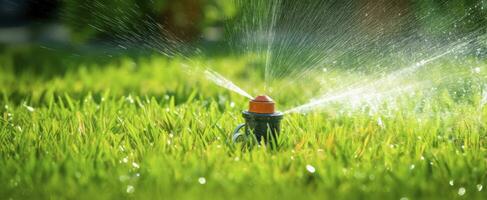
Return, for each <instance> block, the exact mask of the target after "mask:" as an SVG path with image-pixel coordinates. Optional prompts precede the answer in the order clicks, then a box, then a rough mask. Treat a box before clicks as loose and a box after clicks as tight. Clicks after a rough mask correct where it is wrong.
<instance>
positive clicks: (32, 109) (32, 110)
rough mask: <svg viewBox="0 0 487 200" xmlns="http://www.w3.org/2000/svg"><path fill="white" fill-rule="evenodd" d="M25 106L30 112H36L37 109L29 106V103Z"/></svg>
mask: <svg viewBox="0 0 487 200" xmlns="http://www.w3.org/2000/svg"><path fill="white" fill-rule="evenodd" d="M24 107H25V108H27V110H28V111H29V112H34V111H35V109H34V108H33V107H31V106H28V105H25V104H24Z"/></svg>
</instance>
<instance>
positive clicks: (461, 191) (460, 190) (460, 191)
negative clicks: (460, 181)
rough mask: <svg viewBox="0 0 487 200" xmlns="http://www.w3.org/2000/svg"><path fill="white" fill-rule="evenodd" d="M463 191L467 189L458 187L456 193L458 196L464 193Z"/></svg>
mask: <svg viewBox="0 0 487 200" xmlns="http://www.w3.org/2000/svg"><path fill="white" fill-rule="evenodd" d="M465 192H467V190H465V188H464V187H461V188H459V189H458V195H460V196H463V195H465Z"/></svg>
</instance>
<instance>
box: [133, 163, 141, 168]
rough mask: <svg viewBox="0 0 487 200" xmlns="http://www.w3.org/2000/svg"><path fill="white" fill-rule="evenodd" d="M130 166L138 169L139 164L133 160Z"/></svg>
mask: <svg viewBox="0 0 487 200" xmlns="http://www.w3.org/2000/svg"><path fill="white" fill-rule="evenodd" d="M132 167H134V168H136V169H139V168H140V166H139V164H137V163H136V162H133V163H132Z"/></svg>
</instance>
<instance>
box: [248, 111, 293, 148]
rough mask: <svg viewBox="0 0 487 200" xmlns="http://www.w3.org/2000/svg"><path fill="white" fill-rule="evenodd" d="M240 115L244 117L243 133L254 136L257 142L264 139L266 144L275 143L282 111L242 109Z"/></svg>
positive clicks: (279, 130)
mask: <svg viewBox="0 0 487 200" xmlns="http://www.w3.org/2000/svg"><path fill="white" fill-rule="evenodd" d="M242 116H243V118H244V119H245V134H246V135H247V136H253V137H255V139H256V140H257V142H259V143H260V142H261V141H264V142H265V143H267V144H272V145H277V139H278V137H279V134H280V132H281V120H282V118H283V116H284V114H283V113H281V112H276V113H272V114H260V113H252V112H249V111H243V112H242Z"/></svg>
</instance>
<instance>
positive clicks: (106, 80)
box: [0, 49, 487, 199]
mask: <svg viewBox="0 0 487 200" xmlns="http://www.w3.org/2000/svg"><path fill="white" fill-rule="evenodd" d="M0 57H1V58H0V66H1V67H0V92H1V96H0V106H1V107H0V197H2V199H32V198H35V199H95V198H96V199H125V198H137V199H155V198H158V199H176V198H177V199H184V198H193V199H214V198H217V199H229V198H232V199H233V198H246V199H250V198H252V199H282V198H285V199H297V198H304V199H308V198H309V199H336V198H339V199H357V198H369V199H382V198H385V199H400V198H402V197H407V198H408V199H445V198H447V199H456V198H458V199H483V198H485V197H486V196H487V192H486V191H487V188H485V187H487V138H486V136H487V121H486V117H487V108H484V107H483V106H481V99H482V93H481V90H482V87H483V86H482V84H483V83H485V80H486V76H485V71H487V68H486V66H487V65H486V64H485V63H483V64H479V63H474V64H475V66H480V67H481V69H482V71H481V73H480V74H477V73H471V69H470V68H469V67H464V65H466V66H471V65H474V64H469V63H468V62H457V61H451V60H450V61H449V60H448V59H446V60H444V61H442V62H439V63H435V64H434V65H436V66H439V68H440V69H438V68H434V69H430V68H428V69H427V70H426V73H421V74H420V75H419V77H418V79H422V78H424V77H426V78H430V79H432V80H440V78H439V77H442V76H443V75H445V74H450V75H451V76H449V77H450V78H449V79H448V80H443V81H441V82H436V83H435V84H436V88H437V89H436V90H435V91H434V92H418V93H415V94H411V95H409V96H403V97H401V98H399V99H398V100H396V101H394V104H391V103H390V102H389V103H384V104H383V105H382V104H381V105H380V106H381V108H382V109H381V111H380V112H371V111H370V109H367V108H365V109H358V110H353V109H349V108H346V107H344V106H343V105H339V104H336V105H335V104H334V105H331V106H330V107H329V108H325V109H324V110H323V112H313V113H310V114H307V115H301V114H292V115H287V116H285V119H284V121H283V124H282V127H283V131H282V134H281V137H280V144H281V146H280V148H279V149H278V150H270V149H266V148H265V147H263V146H262V147H259V148H254V149H253V150H251V151H242V150H241V146H240V144H238V145H235V144H232V143H231V142H229V140H228V139H229V136H230V134H231V132H232V131H233V129H234V128H235V126H236V125H238V124H239V123H241V122H242V121H243V119H242V118H241V116H240V111H241V110H244V109H246V107H247V105H246V104H247V102H246V101H247V100H246V99H245V98H243V97H240V96H238V95H236V94H233V93H231V92H229V91H227V90H224V89H221V88H219V87H217V86H215V85H213V84H212V83H211V82H209V81H207V80H204V79H203V78H202V77H200V76H188V75H187V74H186V73H184V72H183V71H182V70H181V67H180V65H181V60H179V59H167V58H164V57H160V56H150V55H145V56H136V57H128V56H123V55H119V56H115V57H114V58H110V59H106V58H104V59H101V58H100V57H96V56H93V55H91V56H87V57H83V56H82V57H73V56H70V55H69V54H64V53H59V52H50V53H49V52H45V51H44V50H25V49H23V50H6V51H4V52H3V53H2V54H0ZM198 59H202V60H209V62H211V63H212V65H213V66H214V67H215V69H216V70H217V71H219V72H222V74H224V75H226V76H227V77H230V79H232V80H234V81H235V82H236V83H237V85H242V86H244V88H245V89H247V90H250V92H252V93H253V94H255V93H257V91H258V90H257V89H253V87H252V86H251V84H249V83H254V82H261V78H259V76H258V72H253V71H252V70H245V68H244V66H245V62H244V61H242V60H240V59H236V58H231V57H216V58H198ZM460 64H461V65H460ZM228 66H232V67H228ZM435 70H436V71H435ZM440 72H441V73H440ZM345 77H346V78H345ZM433 77H438V78H435V79H433ZM328 78H330V80H331V79H333V80H335V84H339V83H340V81H342V82H343V81H348V80H349V79H354V78H355V79H360V78H363V77H361V76H359V75H356V76H354V75H350V74H346V73H344V72H339V71H337V72H336V73H334V74H333V75H332V76H331V77H328ZM337 80H338V81H337ZM314 85H316V84H309V85H308V86H307V89H306V90H305V91H303V89H302V88H300V87H290V88H289V89H287V90H286V91H285V92H281V93H278V94H276V96H275V99H276V100H277V101H278V102H279V106H282V107H286V108H289V107H291V106H292V105H297V104H298V103H299V102H304V101H305V100H306V97H310V96H312V94H311V93H313V92H316V91H318V90H320V89H322V88H317V86H314ZM332 86H333V85H332V82H330V87H332ZM325 89H326V88H325ZM311 91H313V92H311ZM276 97H277V98H276ZM378 119H380V120H382V122H383V126H381V125H380V124H379V123H378ZM307 165H311V166H313V167H314V168H315V169H316V172H315V173H310V172H308V171H307V169H306V166H307ZM202 177H203V178H204V179H205V180H206V183H205V184H200V183H199V179H200V178H202ZM450 182H451V183H452V184H450ZM480 186H482V187H483V189H482V190H481V191H479V188H478V187H480ZM461 188H464V189H465V194H464V195H463V196H461V195H459V194H458V193H459V190H461Z"/></svg>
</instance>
